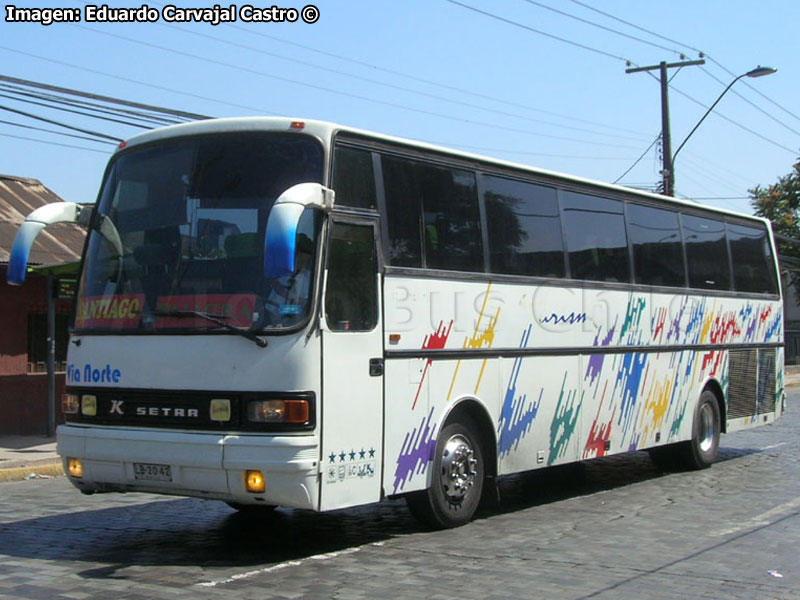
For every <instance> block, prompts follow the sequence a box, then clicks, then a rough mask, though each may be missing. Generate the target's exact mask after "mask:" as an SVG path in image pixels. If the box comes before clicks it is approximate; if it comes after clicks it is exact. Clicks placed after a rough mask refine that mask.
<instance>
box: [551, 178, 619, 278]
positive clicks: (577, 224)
mask: <svg viewBox="0 0 800 600" xmlns="http://www.w3.org/2000/svg"><path fill="white" fill-rule="evenodd" d="M561 210H562V215H563V219H564V228H565V231H566V234H567V252H568V253H569V265H570V274H571V276H572V277H573V278H574V279H588V280H591V281H623V282H629V281H630V261H629V258H628V241H627V238H626V237H625V217H624V215H623V212H622V202H619V201H618V200H609V199H608V198H600V197H598V196H589V195H588V194H577V193H574V192H563V193H562V195H561Z"/></svg>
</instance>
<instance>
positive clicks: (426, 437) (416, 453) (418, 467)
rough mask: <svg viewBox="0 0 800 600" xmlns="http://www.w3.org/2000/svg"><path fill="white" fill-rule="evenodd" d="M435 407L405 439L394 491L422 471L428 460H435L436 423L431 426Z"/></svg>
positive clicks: (398, 461)
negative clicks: (415, 473)
mask: <svg viewBox="0 0 800 600" xmlns="http://www.w3.org/2000/svg"><path fill="white" fill-rule="evenodd" d="M432 417H433V408H431V411H430V413H428V416H427V417H423V419H422V420H421V421H420V423H419V428H416V427H415V428H414V429H412V430H411V432H410V433H407V434H406V437H405V439H404V440H403V447H402V448H401V449H400V456H398V457H397V469H396V470H395V472H394V493H395V494H396V493H397V491H398V490H402V489H403V486H405V484H406V483H407V482H408V480H409V479H411V477H412V476H413V475H414V472H415V471H416V472H417V473H422V472H424V471H425V468H426V467H427V466H428V462H430V461H431V460H433V453H434V451H435V450H436V437H435V436H434V433H435V431H436V425H433V426H431V418H432Z"/></svg>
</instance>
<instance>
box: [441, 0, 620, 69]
mask: <svg viewBox="0 0 800 600" xmlns="http://www.w3.org/2000/svg"><path fill="white" fill-rule="evenodd" d="M445 2H449V3H450V4H455V5H456V6H460V7H462V8H466V9H467V10H471V11H472V12H475V13H478V14H481V15H483V16H485V17H489V18H490V19H495V20H497V21H501V22H503V23H507V24H509V25H513V26H514V27H519V28H520V29H524V30H526V31H530V32H531V33H536V34H538V35H543V36H544V37H548V38H550V39H553V40H557V41H559V42H562V43H564V44H569V45H570V46H575V47H576V48H581V49H583V50H588V51H589V52H594V53H595V54H600V55H602V56H606V57H608V58H613V59H615V60H620V61H622V62H624V63H630V64H633V63H632V62H631V61H630V60H629V59H627V58H624V57H622V56H617V55H616V54H611V53H610V52H606V51H605V50H600V49H599V48H592V47H591V46H587V45H586V44H581V43H580V42H576V41H573V40H569V39H567V38H562V37H559V36H557V35H553V34H552V33H547V32H546V31H542V30H540V29H535V28H533V27H530V26H529V25H523V24H522V23H518V22H517V21H512V20H511V19H506V18H505V17H501V16H500V15H496V14H494V13H490V12H489V11H486V10H482V9H480V8H476V7H474V6H470V5H469V4H464V3H463V2H458V0H445Z"/></svg>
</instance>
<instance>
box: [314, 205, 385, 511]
mask: <svg viewBox="0 0 800 600" xmlns="http://www.w3.org/2000/svg"><path fill="white" fill-rule="evenodd" d="M377 231H378V228H377V222H376V221H373V220H369V219H358V218H355V217H348V218H344V217H338V218H337V217H335V216H334V217H332V219H331V221H330V227H329V231H328V244H327V248H328V250H327V259H326V260H327V264H326V271H325V286H324V290H323V300H322V315H323V317H322V320H321V330H322V394H321V400H320V412H321V424H322V431H321V434H322V456H321V460H322V463H321V464H322V469H321V473H322V475H321V481H320V486H321V490H320V494H321V496H320V509H321V510H330V509H333V508H340V507H345V506H352V505H355V504H366V503H369V502H376V501H378V500H380V498H381V481H382V473H381V464H382V456H381V455H382V450H383V323H382V311H381V309H380V307H381V286H380V275H379V272H378V267H379V261H378V247H377V239H378V236H377V233H376V232H377Z"/></svg>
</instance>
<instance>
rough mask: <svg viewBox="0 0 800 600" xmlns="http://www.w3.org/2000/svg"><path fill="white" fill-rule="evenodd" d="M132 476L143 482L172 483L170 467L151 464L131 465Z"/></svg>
mask: <svg viewBox="0 0 800 600" xmlns="http://www.w3.org/2000/svg"><path fill="white" fill-rule="evenodd" d="M133 476H134V478H136V479H141V480H144V481H172V467H171V466H170V465H154V464H151V463H133Z"/></svg>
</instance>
